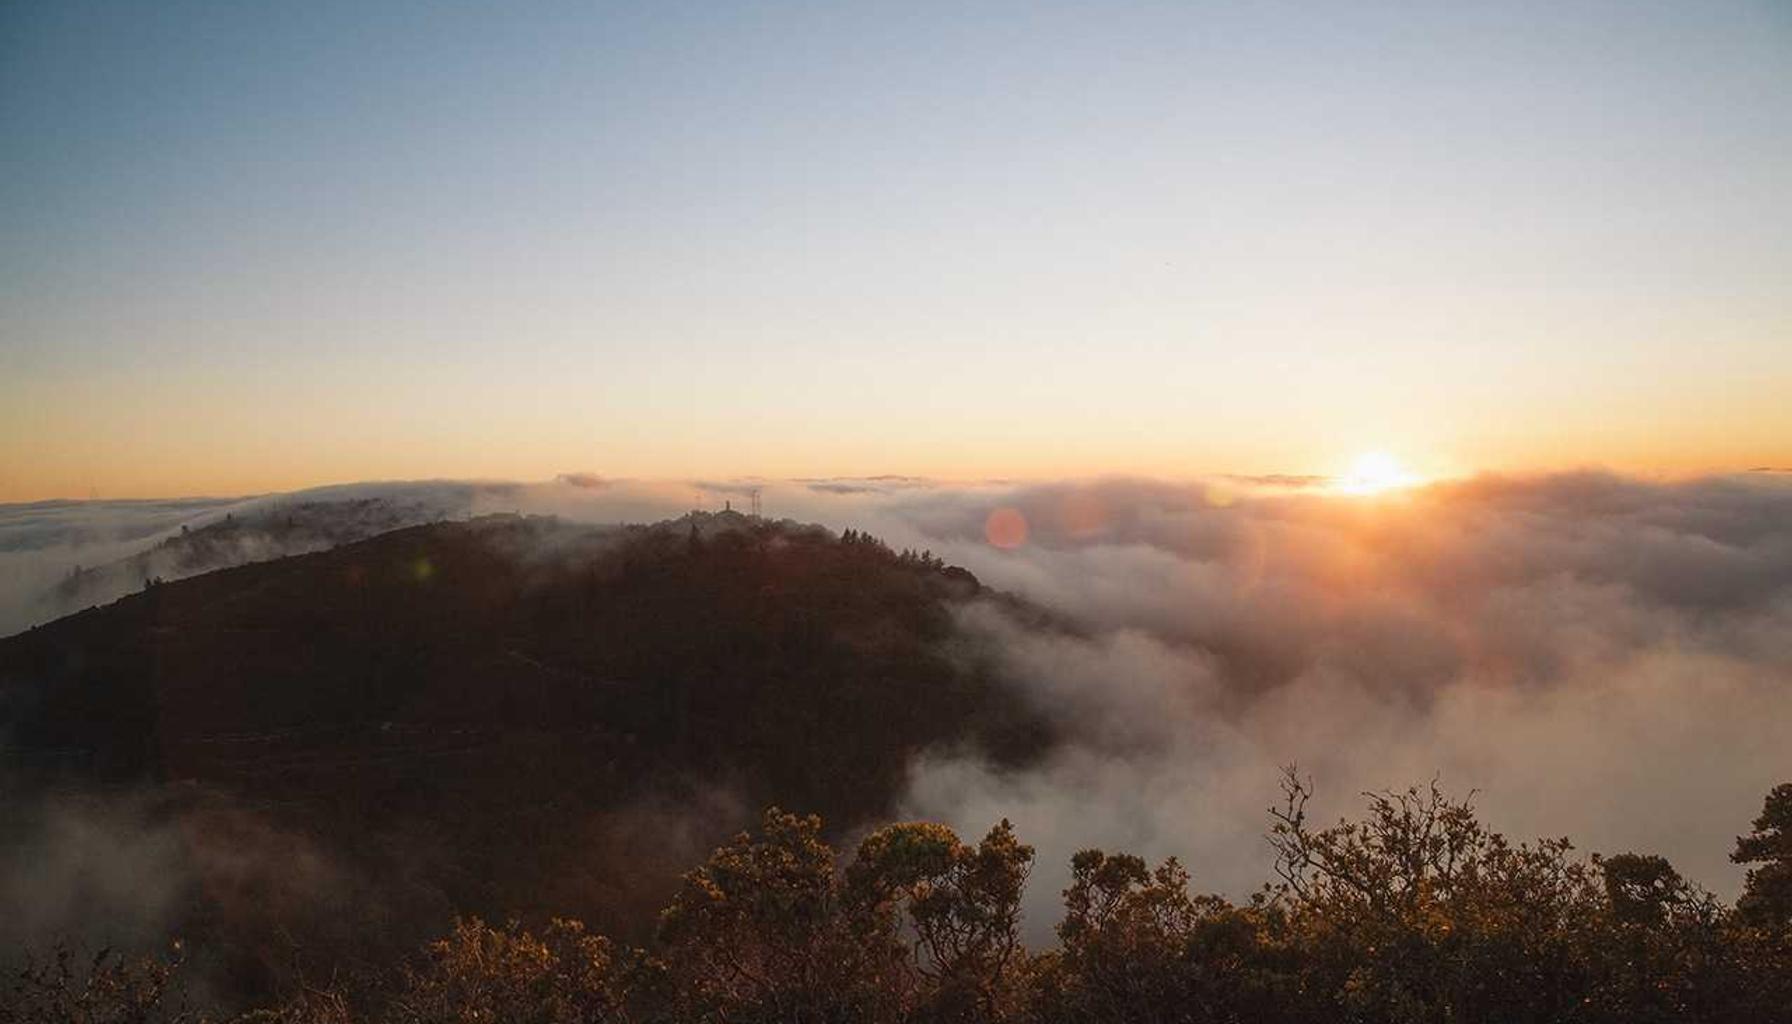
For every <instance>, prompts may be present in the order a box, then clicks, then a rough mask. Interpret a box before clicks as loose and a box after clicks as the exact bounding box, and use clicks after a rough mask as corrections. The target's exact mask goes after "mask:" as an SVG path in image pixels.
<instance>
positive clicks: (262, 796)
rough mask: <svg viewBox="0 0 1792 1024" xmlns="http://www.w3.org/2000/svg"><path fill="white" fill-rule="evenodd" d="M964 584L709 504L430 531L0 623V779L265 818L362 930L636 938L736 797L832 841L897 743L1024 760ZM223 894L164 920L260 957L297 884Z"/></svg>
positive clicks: (164, 807)
mask: <svg viewBox="0 0 1792 1024" xmlns="http://www.w3.org/2000/svg"><path fill="white" fill-rule="evenodd" d="M990 596H991V595H990V593H989V592H988V591H987V590H985V588H983V587H982V586H981V585H980V584H979V583H978V581H977V580H976V578H975V577H974V576H972V575H971V574H970V573H969V572H966V571H964V570H962V569H958V568H953V567H947V566H945V565H943V564H942V563H940V562H939V561H938V560H937V559H934V558H932V557H931V556H930V555H916V554H912V553H906V552H905V553H901V554H898V553H896V552H893V551H891V550H890V549H889V548H888V547H886V546H885V545H883V544H882V543H881V542H879V541H877V540H875V539H872V538H869V537H866V536H863V535H858V534H853V533H851V532H849V533H848V534H847V535H846V536H844V537H839V536H836V535H833V534H831V533H829V532H828V531H826V530H823V529H821V528H819V527H806V526H801V525H798V524H795V523H790V522H785V523H771V522H767V521H764V520H760V519H757V518H754V517H748V516H743V515H740V514H739V513H722V514H707V513H693V514H691V515H689V516H686V517H683V518H681V519H678V520H673V521H669V522H666V523H661V524H658V525H655V526H637V527H614V528H598V527H591V526H583V525H572V524H568V523H564V522H561V521H557V520H554V519H547V518H535V517H518V516H491V517H485V518H481V519H475V520H469V521H463V522H438V523H433V524H429V525H423V526H417V527H411V528H405V529H400V530H396V531H393V532H390V533H385V534H381V535H379V536H376V537H373V538H371V539H367V540H363V541H359V542H356V543H351V544H347V545H344V546H341V547H336V548H333V549H330V550H327V551H320V552H316V553H311V554H304V555H298V556H292V557H285V558H278V559H274V560H271V561H263V562H256V563H253V564H247V565H242V566H238V567H236V568H231V569H224V570H220V571H216V572H211V573H207V574H204V575H200V576H195V577H192V578H189V579H184V580H179V581H176V582H169V583H160V584H158V583H155V582H154V581H153V580H152V581H151V582H150V583H149V584H148V585H147V586H145V587H144V588H143V589H142V590H140V591H139V592H137V593H134V594H132V595H130V596H127V597H125V598H122V599H120V600H118V601H116V602H114V603H112V604H110V605H107V606H104V607H99V608H93V609H90V610H87V611H84V612H80V613H77V614H75V615H71V616H68V617H66V618H63V619H60V620H57V621H55V622H53V623H50V624H47V625H44V626H41V627H38V628H35V629H32V630H30V631H27V632H25V633H22V634H19V635H17V636H14V637H11V638H7V639H4V640H0V718H3V719H4V720H5V721H6V722H8V723H9V728H8V730H7V733H6V735H5V738H4V742H5V750H4V755H5V767H6V771H7V774H8V776H9V777H10V778H11V779H12V780H13V782H14V784H15V785H16V787H17V791H18V792H35V793H39V794H69V793H80V794H92V793H101V792H107V793H118V792H127V791H134V792H142V791H150V792H153V793H155V794H156V799H157V800H159V801H161V803H160V804H158V807H159V808H160V809H159V810H158V811H157V812H156V813H158V814H160V815H162V816H164V817H165V818H167V819H169V820H173V821H180V820H184V818H183V816H186V817H191V816H192V815H199V814H208V815H212V818H210V819H208V820H210V821H211V825H210V826H209V827H208V828H207V829H205V830H194V829H188V830H187V832H188V833H193V832H196V831H204V832H206V834H207V835H208V836H211V837H215V836H216V835H218V834H221V833H222V834H229V832H230V828H238V829H247V830H251V831H253V832H254V833H255V834H256V835H276V836H280V837H284V838H283V839H280V840H278V841H275V842H272V843H271V844H266V843H264V844H263V845H271V846H272V848H273V850H274V851H275V852H276V855H277V851H278V850H279V849H281V848H282V846H283V844H287V845H290V847H291V848H292V849H303V850H305V851H307V856H312V857H316V858H321V859H322V860H324V861H326V862H327V863H329V864H330V865H331V866H332V867H331V872H332V877H338V878H342V879H352V880H354V881H353V891H354V892H355V893H356V895H355V896H354V900H355V901H356V902H357V903H358V904H359V905H361V910H360V911H359V912H358V913H359V914H360V916H359V917H358V918H356V920H361V921H362V922H363V923H364V924H365V923H366V922H369V921H374V922H376V923H377V924H378V927H373V926H371V925H368V926H367V927H364V928H362V933H361V935H360V940H361V941H364V942H383V941H386V938H389V939H390V940H391V941H392V942H395V943H408V942H412V941H414V940H415V938H416V937H417V936H418V935H426V934H429V933H431V932H432V931H439V929H440V928H441V926H442V924H443V921H444V919H445V917H446V916H447V915H448V914H450V913H452V911H453V910H459V911H462V912H476V913H483V914H486V915H489V916H493V917H497V918H502V917H504V916H505V915H509V914H521V915H523V916H525V917H527V916H529V915H531V914H536V913H543V912H546V911H548V910H550V909H551V910H553V911H555V912H559V913H573V914H577V915H580V916H583V917H585V918H587V919H589V920H592V921H595V922H599V923H601V924H603V925H604V926H605V927H608V928H612V929H616V930H619V931H622V932H625V933H626V932H629V931H631V930H633V931H639V930H640V929H642V928H644V927H645V926H646V925H647V923H648V915H649V914H650V912H651V910H652V909H653V908H657V907H658V906H661V905H663V903H664V897H665V896H666V894H667V892H668V891H669V890H670V887H671V886H672V885H673V883H674V880H675V877H676V872H677V870H679V869H681V868H682V867H684V866H685V865H687V864H688V863H690V862H692V860H693V855H695V856H699V857H700V856H701V853H702V851H703V850H705V849H707V848H708V847H709V846H711V845H713V844H714V843H715V842H718V841H719V840H720V839H722V838H723V837H725V836H726V835H727V834H728V833H730V832H731V831H732V830H734V829H735V828H737V827H738V826H739V825H741V824H743V823H745V822H746V821H748V820H750V819H751V818H753V817H755V816H756V815H757V813H758V811H759V809H760V808H761V807H763V806H765V805H768V804H774V803H775V804H779V805H781V806H786V807H791V808H795V809H800V810H803V811H813V812H817V813H820V814H822V815H823V816H824V817H825V818H826V820H828V821H829V822H830V823H831V824H832V825H834V826H836V827H837V829H838V830H841V831H849V830H851V829H853V828H854V827H856V826H858V825H860V824H861V823H864V822H867V821H870V820H872V819H875V818H877V817H879V816H882V815H887V814H889V813H891V812H892V811H894V810H895V802H896V800H897V799H898V797H899V795H900V793H901V790H902V787H903V785H904V782H905V778H906V771H907V768H908V765H909V764H910V763H911V761H912V759H913V758H914V757H915V756H916V755H917V754H919V753H920V752H922V751H924V750H927V749H930V748H942V749H948V748H949V749H966V748H969V749H975V750H979V751H981V752H982V753H983V754H984V755H985V756H987V757H989V758H990V759H991V760H993V761H995V762H997V763H999V764H1000V763H1007V764H1014V765H1018V764H1021V763H1024V762H1026V761H1028V760H1030V759H1032V758H1035V757H1037V756H1038V755H1039V754H1040V753H1041V752H1042V751H1044V750H1045V749H1046V748H1047V747H1048V745H1049V744H1050V742H1051V738H1052V737H1051V735H1050V732H1049V730H1048V728H1047V727H1046V726H1045V725H1044V723H1043V721H1042V719H1041V718H1040V717H1039V716H1038V715H1036V714H1034V713H1032V712H1030V711H1029V710H1027V707H1026V705H1025V703H1024V702H1022V701H1019V700H1016V699H1014V698H1013V697H1012V696H1011V695H1010V694H1009V693H1008V692H1007V691H1006V690H1005V689H1004V686H1003V684H1002V683H1001V682H1000V680H999V679H998V678H997V676H996V674H995V673H994V672H993V671H992V670H991V668H990V667H989V665H988V664H987V662H986V661H985V659H984V657H983V655H982V653H980V652H979V651H978V650H977V648H976V647H975V645H973V644H971V643H969V642H968V641H967V640H966V639H965V638H964V637H963V636H962V635H960V633H959V630H958V628H957V625H956V620H955V618H954V614H953V609H954V608H955V607H957V606H959V605H960V604H962V603H963V602H966V601H970V600H973V599H977V598H980V597H984V598H987V597H990ZM224 813H228V815H230V816H231V820H232V821H234V822H238V823H239V824H237V825H233V826H230V827H229V828H227V827H224V826H220V825H219V824H218V823H217V822H218V820H219V819H218V817H217V816H218V815H219V814H224ZM242 822H248V823H250V824H247V825H244V824H241V823H242ZM210 841H215V840H210ZM245 842H246V841H245ZM247 845H248V846H253V845H254V844H252V843H250V844H247ZM232 870H235V869H232ZM257 870H260V869H257ZM207 871H212V872H213V874H215V873H216V872H215V871H214V870H213V869H212V868H201V869H200V873H201V874H202V875H203V874H205V872H207ZM268 872H271V874H272V876H273V877H274V878H275V880H276V881H274V882H267V883H265V884H267V885H276V884H284V883H283V882H279V881H278V879H279V869H278V868H270V869H268ZM252 873H253V872H252ZM231 877H232V878H237V876H234V875H233V876H231ZM255 877H261V876H260V875H259V874H257V875H256V876H255ZM237 882H239V883H240V882H241V879H240V878H237ZM256 884H263V883H256ZM344 884H345V885H346V884H349V883H346V882H345V883H344ZM244 885H247V883H242V884H238V885H236V887H235V888H231V887H230V886H224V885H223V884H222V883H221V882H220V881H219V880H218V879H216V878H201V879H200V882H199V884H198V885H197V886H196V891H198V892H199V895H197V896H195V897H194V898H193V899H194V902H193V905H192V907H190V908H188V909H189V911H190V912H189V913H188V914H187V917H188V918H189V920H186V921H183V922H181V923H182V924H184V925H185V926H186V928H187V930H188V932H193V931H195V930H197V931H200V932H204V931H206V930H207V929H211V930H212V931H213V932H215V933H218V934H226V935H228V936H229V937H230V938H231V939H232V941H233V942H234V943H235V945H236V947H237V948H240V949H248V950H254V951H255V957H252V958H251V959H255V960H257V962H260V963H262V964H263V966H264V967H265V965H266V963H267V962H270V959H271V958H275V959H277V957H275V954H274V953H272V952H270V951H269V950H268V948H267V944H268V943H269V942H271V941H272V939H270V938H269V936H274V935H281V934H288V935H290V934H296V933H297V932H300V931H303V929H304V928H306V927H308V924H307V921H308V918H307V914H308V912H309V911H308V908H307V907H306V906H304V905H303V904H305V903H306V902H307V901H306V900H303V899H301V900H297V901H288V902H289V903H295V904H296V905H293V906H287V907H286V908H285V909H282V906H283V904H282V902H281V901H280V900H277V899H274V898H272V897H271V896H268V895H267V894H266V893H261V894H260V895H259V896H255V892H256V889H255V885H248V889H247V892H248V894H249V895H251V896H255V898H253V899H243V898H240V897H242V896H243V895H244V891H243V886H244ZM220 891H224V892H225V893H226V895H225V896H219V895H218V894H219V892H220ZM232 894H234V895H232ZM226 904H232V905H226ZM339 909H340V908H338V910H339ZM282 915H284V916H282ZM343 918H344V915H343V914H341V913H336V914H335V921H334V922H333V924H332V927H341V926H343V925H344V921H343ZM325 945H327V944H325ZM334 948H347V949H348V950H349V951H350V952H352V951H353V950H352V948H351V947H344V946H343V945H342V944H340V943H339V944H337V945H336V946H335V947H334Z"/></svg>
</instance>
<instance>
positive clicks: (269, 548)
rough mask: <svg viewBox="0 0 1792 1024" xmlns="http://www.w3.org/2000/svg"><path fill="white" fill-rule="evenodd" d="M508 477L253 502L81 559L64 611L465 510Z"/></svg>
mask: <svg viewBox="0 0 1792 1024" xmlns="http://www.w3.org/2000/svg"><path fill="white" fill-rule="evenodd" d="M502 486H503V485H465V484H431V485H392V486H391V487H389V488H387V491H388V493H383V494H380V495H378V496H369V497H336V498H331V497H323V496H320V497H316V498H311V499H306V500H299V501H295V500H290V499H284V500H271V501H268V502H265V503H258V504H251V505H248V506H247V507H243V508H239V509H237V510H235V511H231V512H225V513H223V514H221V515H218V514H215V513H214V518H213V519H212V520H211V521H210V522H207V523H204V524H203V525H199V526H196V527H186V526H183V527H181V529H180V532H179V533H174V534H171V535H169V536H167V537H164V538H163V539H162V540H161V541H159V542H158V543H156V544H154V545H152V546H150V547H149V548H147V549H145V550H143V551H140V552H138V553H136V554H134V555H131V556H129V557H127V558H121V559H117V560H115V561H111V562H105V563H102V564H100V565H91V566H76V567H74V569H73V570H72V571H71V572H70V573H69V575H68V576H67V577H65V578H64V579H62V580H61V581H60V582H58V583H57V584H56V586H55V587H54V588H52V590H51V592H50V593H49V594H47V595H45V596H46V601H45V606H46V607H48V608H50V609H52V610H53V611H54V612H55V613H56V614H66V613H68V612H72V611H76V610H78V609H81V608H86V607H89V606H92V605H95V604H99V603H103V602H107V601H111V600H114V599H116V598H118V597H120V596H122V595H124V594H128V593H130V592H132V591H134V590H141V589H142V588H143V587H145V586H146V585H148V584H151V583H155V582H166V581H168V580H176V579H183V578H185V577H188V576H195V575H198V574H199V573H202V572H210V571H212V570H214V569H224V568H229V567H231V566H237V565H243V564H245V563H248V562H259V561H266V560H268V559H271V558H283V557H285V556H287V555H299V554H306V553H309V552H312V551H323V550H326V549H328V548H333V547H337V546H339V545H342V544H349V543H352V542H354V541H358V540H364V539H366V538H368V537H373V536H377V535H379V534H382V533H388V532H390V531H392V530H396V529H400V528H402V527H406V526H416V525H419V524H422V523H430V522H435V521H438V520H441V519H448V518H461V517H464V516H465V515H467V514H468V512H469V511H471V509H472V507H473V501H472V499H473V496H474V494H475V493H476V491H479V490H494V489H499V488H501V487H502Z"/></svg>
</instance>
